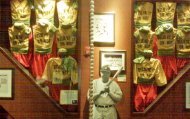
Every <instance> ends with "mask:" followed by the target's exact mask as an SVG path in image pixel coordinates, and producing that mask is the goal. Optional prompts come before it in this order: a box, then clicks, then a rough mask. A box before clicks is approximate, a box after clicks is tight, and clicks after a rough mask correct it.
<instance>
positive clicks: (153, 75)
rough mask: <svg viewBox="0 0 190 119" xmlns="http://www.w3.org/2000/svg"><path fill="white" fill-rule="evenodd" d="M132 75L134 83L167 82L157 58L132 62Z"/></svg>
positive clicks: (162, 83)
mask: <svg viewBox="0 0 190 119" xmlns="http://www.w3.org/2000/svg"><path fill="white" fill-rule="evenodd" d="M133 77H134V83H135V84H155V85H157V86H162V85H165V84H166V83H167V80H166V76H165V73H164V70H163V68H162V64H161V63H160V61H159V60H158V59H154V58H150V59H145V60H144V61H142V62H141V63H134V68H133Z"/></svg>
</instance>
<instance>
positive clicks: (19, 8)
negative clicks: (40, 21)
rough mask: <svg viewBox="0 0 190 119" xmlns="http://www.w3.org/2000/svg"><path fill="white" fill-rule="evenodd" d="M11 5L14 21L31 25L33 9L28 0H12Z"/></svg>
mask: <svg viewBox="0 0 190 119" xmlns="http://www.w3.org/2000/svg"><path fill="white" fill-rule="evenodd" d="M10 5H11V17H12V23H13V24H14V23H15V22H18V21H19V22H24V23H25V24H27V25H30V14H31V9H30V5H29V2H28V0H11V1H10Z"/></svg>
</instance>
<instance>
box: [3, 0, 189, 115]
mask: <svg viewBox="0 0 190 119" xmlns="http://www.w3.org/2000/svg"><path fill="white" fill-rule="evenodd" d="M139 1H140V0H139ZM157 1H162V0H157ZM136 2H138V1H133V0H120V1H114V0H104V1H100V0H95V1H94V3H95V14H97V15H98V14H103V15H110V14H111V15H114V24H113V26H114V37H112V38H114V43H111V44H109V43H108V44H107V43H97V44H95V45H94V71H93V72H94V79H96V78H98V77H100V65H101V64H102V63H104V62H101V59H102V56H104V55H107V54H108V55H110V54H109V53H110V52H108V51H111V55H114V53H115V52H117V51H119V55H120V56H121V57H123V54H125V58H124V62H125V63H124V64H125V66H124V69H125V70H124V72H122V75H121V77H118V79H117V80H116V81H117V83H118V84H119V86H120V88H121V90H122V92H123V97H122V99H121V101H120V102H119V103H118V104H117V105H116V108H117V112H118V117H119V119H130V118H134V119H136V118H137V119H138V118H144V119H147V118H176V119H178V118H188V117H189V116H190V113H189V110H188V106H187V107H186V90H185V89H186V82H189V77H190V74H189V69H190V67H189V65H187V67H186V66H185V67H184V68H185V69H182V70H181V71H180V72H179V75H178V76H176V77H177V78H175V77H174V81H173V82H172V81H171V83H170V84H167V85H166V86H165V87H163V88H162V89H159V94H160V95H158V98H156V99H155V101H154V102H153V103H151V105H150V106H149V107H148V108H146V109H145V111H143V112H136V111H135V109H134V94H135V89H136V87H135V85H134V84H133V59H134V58H135V53H134V52H135V46H134V41H133V39H134V37H133V33H134V19H133V17H134V4H135V3H136ZM146 2H151V1H149V0H146ZM155 2H156V1H153V2H152V3H153V4H154V5H155ZM173 2H176V3H180V2H181V1H177V0H176V1H174V0H173ZM186 2H187V1H186ZM0 5H1V6H0V10H1V12H0V13H1V16H0V34H1V36H0V41H1V42H0V46H1V47H3V48H7V49H9V48H10V46H9V40H8V39H9V38H8V31H7V29H8V27H9V26H10V25H11V22H10V19H11V17H10V4H9V1H7V0H3V1H1V2H0ZM154 10H155V9H154ZM89 11H90V1H86V0H81V1H79V17H78V41H77V54H76V58H77V62H78V66H79V77H80V81H79V88H78V89H79V110H78V112H77V113H75V114H72V113H70V117H65V116H64V115H67V114H68V113H65V112H64V110H62V109H60V107H57V106H56V104H54V101H52V99H51V98H50V99H49V97H48V96H46V94H44V92H43V91H42V90H41V89H40V88H39V87H38V86H37V85H36V84H35V82H34V81H33V80H32V79H30V76H27V75H26V74H25V71H24V69H22V68H20V67H19V65H17V63H14V61H15V60H12V59H13V58H12V57H11V55H10V54H9V51H5V52H4V50H0V51H1V52H0V57H1V59H2V62H1V64H0V68H11V69H12V68H13V69H14V74H13V75H14V82H13V85H14V86H13V87H14V88H13V89H14V93H13V94H14V98H13V99H11V100H9V99H8V100H7V99H0V105H2V106H3V107H4V108H5V109H6V110H7V111H8V112H9V113H10V115H12V116H13V117H15V118H23V117H24V118H25V117H31V115H32V116H33V117H36V118H43V117H44V116H45V117H46V118H54V117H56V118H71V119H74V118H80V119H87V118H88V115H89V102H88V100H87V91H88V89H89V80H90V57H89V44H90V42H89V39H90V38H89V36H90V34H89V32H90V31H89ZM154 13H155V11H154ZM174 21H176V15H175V20H174ZM152 23H153V26H152V28H155V27H156V25H155V23H156V21H155V16H154V17H153V20H152ZM174 24H175V25H176V23H174ZM112 41H113V40H112ZM105 42H106V41H105ZM123 52H124V53H123ZM7 53H8V54H9V55H6V54H7ZM106 53H107V54H106ZM117 53H118V52H117ZM105 59H106V57H105ZM122 61H123V60H122ZM4 62H6V63H4ZM121 64H122V63H121ZM123 73H124V74H123ZM23 89H27V90H23ZM12 105H14V107H15V108H12ZM23 109H24V110H27V111H26V113H25V114H23V113H22V110H23ZM36 110H37V112H36ZM79 115H80V117H79Z"/></svg>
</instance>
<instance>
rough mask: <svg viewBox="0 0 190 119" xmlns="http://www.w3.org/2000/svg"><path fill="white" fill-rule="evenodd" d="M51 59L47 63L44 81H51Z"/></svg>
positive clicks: (43, 75) (43, 76)
mask: <svg viewBox="0 0 190 119" xmlns="http://www.w3.org/2000/svg"><path fill="white" fill-rule="evenodd" d="M50 65H51V59H49V60H48V61H47V63H46V66H45V69H44V72H43V74H42V80H51V67H50Z"/></svg>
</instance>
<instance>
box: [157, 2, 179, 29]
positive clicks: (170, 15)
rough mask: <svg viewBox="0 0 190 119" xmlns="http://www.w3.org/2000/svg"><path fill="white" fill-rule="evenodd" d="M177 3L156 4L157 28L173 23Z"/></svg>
mask: <svg viewBox="0 0 190 119" xmlns="http://www.w3.org/2000/svg"><path fill="white" fill-rule="evenodd" d="M175 9H176V3H174V2H156V19H157V26H159V25H160V24H163V23H173V20H174V14H175Z"/></svg>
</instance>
